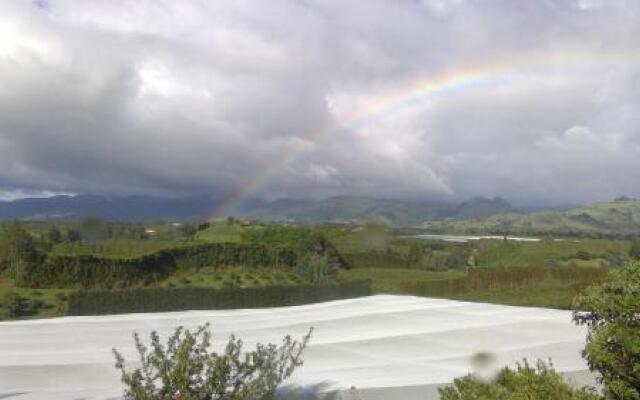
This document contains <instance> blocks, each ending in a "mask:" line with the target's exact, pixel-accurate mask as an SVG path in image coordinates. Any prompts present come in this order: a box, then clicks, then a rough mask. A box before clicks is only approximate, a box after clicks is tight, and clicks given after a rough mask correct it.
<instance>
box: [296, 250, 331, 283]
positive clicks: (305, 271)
mask: <svg viewBox="0 0 640 400" xmlns="http://www.w3.org/2000/svg"><path fill="white" fill-rule="evenodd" d="M296 267H297V270H298V275H300V277H301V278H303V279H305V280H306V281H307V282H310V283H314V284H320V283H327V282H333V281H334V280H335V278H336V276H337V274H338V268H339V265H336V264H334V263H332V262H331V260H330V259H329V257H328V256H327V255H326V254H322V255H319V254H310V255H307V256H306V257H302V258H301V259H299V261H298V264H297V265H296Z"/></svg>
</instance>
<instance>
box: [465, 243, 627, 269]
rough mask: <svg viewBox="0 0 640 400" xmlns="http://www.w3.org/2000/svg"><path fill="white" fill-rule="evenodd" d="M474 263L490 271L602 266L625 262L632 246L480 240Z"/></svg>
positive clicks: (623, 244) (476, 245)
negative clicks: (619, 261)
mask: <svg viewBox="0 0 640 400" xmlns="http://www.w3.org/2000/svg"><path fill="white" fill-rule="evenodd" d="M474 247H476V251H475V253H474V256H475V263H476V265H479V266H487V267H505V266H506V267H529V266H548V265H554V266H559V265H568V264H570V263H572V262H573V263H575V264H576V265H581V266H594V267H597V266H600V265H602V264H603V263H604V264H608V263H610V262H612V260H615V259H622V258H623V257H624V256H625V255H626V254H627V253H628V251H629V247H630V242H629V241H626V240H606V239H566V240H559V241H554V240H543V241H540V242H514V241H506V242H505V241H503V240H480V241H478V242H477V243H475V244H474Z"/></svg>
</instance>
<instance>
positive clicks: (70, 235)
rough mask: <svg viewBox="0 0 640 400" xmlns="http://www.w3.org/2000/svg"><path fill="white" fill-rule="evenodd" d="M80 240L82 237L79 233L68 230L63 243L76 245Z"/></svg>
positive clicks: (75, 230)
mask: <svg viewBox="0 0 640 400" xmlns="http://www.w3.org/2000/svg"><path fill="white" fill-rule="evenodd" d="M81 240H82V235H81V234H80V231H79V230H77V229H69V230H68V231H67V237H66V239H65V241H66V242H67V243H77V242H79V241H81Z"/></svg>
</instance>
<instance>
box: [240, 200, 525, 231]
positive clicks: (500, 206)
mask: <svg viewBox="0 0 640 400" xmlns="http://www.w3.org/2000/svg"><path fill="white" fill-rule="evenodd" d="M510 210H512V207H511V205H510V204H509V203H508V202H507V201H506V200H504V199H501V198H499V197H498V198H494V199H488V198H484V197H475V198H473V199H471V200H469V201H466V202H464V203H461V204H439V203H426V202H425V203H421V202H415V201H406V200H398V199H376V198H370V197H329V198H325V199H280V200H276V201H273V202H270V203H262V204H260V205H257V206H254V207H253V208H251V209H248V210H246V211H245V213H244V214H245V215H250V216H252V217H255V218H258V219H263V220H276V221H278V220H280V221H282V220H291V221H300V222H319V221H348V220H359V221H364V220H371V219H378V218H382V219H384V220H386V221H387V222H389V223H390V224H392V225H397V226H416V225H419V224H421V223H422V222H424V221H427V220H440V219H443V218H466V217H481V216H488V215H494V214H497V213H502V212H507V211H510Z"/></svg>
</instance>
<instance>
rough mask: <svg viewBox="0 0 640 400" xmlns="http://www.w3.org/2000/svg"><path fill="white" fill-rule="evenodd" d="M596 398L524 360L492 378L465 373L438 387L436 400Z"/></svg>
mask: <svg viewBox="0 0 640 400" xmlns="http://www.w3.org/2000/svg"><path fill="white" fill-rule="evenodd" d="M524 399H531V400H543V399H553V400H600V399H601V396H599V395H598V394H597V392H596V391H595V390H591V389H576V388H573V387H570V386H569V385H567V383H566V382H565V381H564V380H563V379H562V376H560V374H558V373H557V372H556V371H555V370H554V369H553V368H552V367H551V366H549V365H547V364H545V363H544V362H542V361H539V362H538V363H537V365H535V366H532V365H530V364H529V363H528V362H527V361H526V360H525V361H524V362H523V363H521V364H518V365H517V366H516V368H515V369H511V368H504V369H502V370H501V371H500V372H499V373H498V374H497V376H496V377H495V378H494V379H491V380H488V379H481V378H479V377H477V376H473V375H469V376H466V377H463V378H458V379H456V380H454V382H453V385H451V386H447V387H445V388H442V389H440V400H524Z"/></svg>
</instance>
